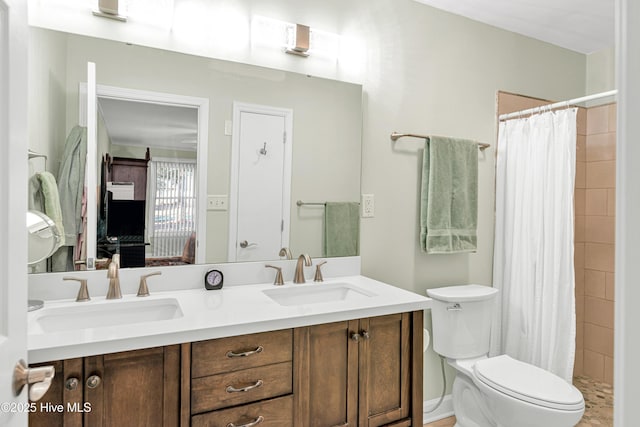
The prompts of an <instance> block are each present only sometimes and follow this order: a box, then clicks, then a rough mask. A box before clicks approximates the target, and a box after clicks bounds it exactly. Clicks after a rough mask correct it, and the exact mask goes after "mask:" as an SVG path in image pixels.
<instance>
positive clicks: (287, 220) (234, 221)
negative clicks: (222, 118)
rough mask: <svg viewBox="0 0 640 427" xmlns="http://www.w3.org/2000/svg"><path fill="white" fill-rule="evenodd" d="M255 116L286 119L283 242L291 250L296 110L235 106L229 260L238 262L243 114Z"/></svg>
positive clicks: (235, 104)
mask: <svg viewBox="0 0 640 427" xmlns="http://www.w3.org/2000/svg"><path fill="white" fill-rule="evenodd" d="M242 113H254V114H266V115H271V116H278V117H283V118H284V128H285V145H284V170H283V174H282V178H283V181H284V182H283V188H282V205H283V206H282V220H283V221H284V227H283V230H282V241H283V243H284V246H289V230H290V224H291V163H292V160H293V110H292V109H290V108H279V107H272V106H270V105H258V104H247V103H244V102H234V103H233V134H232V136H231V179H230V180H231V182H230V186H229V190H230V194H229V239H228V248H227V260H228V261H229V262H235V261H236V258H237V256H236V250H237V240H238V236H237V233H238V183H239V174H240V114H242Z"/></svg>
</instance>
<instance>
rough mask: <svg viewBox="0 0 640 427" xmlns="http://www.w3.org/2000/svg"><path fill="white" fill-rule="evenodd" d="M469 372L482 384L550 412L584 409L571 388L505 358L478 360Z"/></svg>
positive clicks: (551, 377) (560, 380) (542, 370)
mask: <svg viewBox="0 0 640 427" xmlns="http://www.w3.org/2000/svg"><path fill="white" fill-rule="evenodd" d="M473 370H474V373H475V374H476V377H477V378H478V379H479V380H480V381H482V382H483V383H484V384H486V385H487V386H489V387H491V388H493V389H495V390H498V391H500V392H502V393H505V394H507V395H509V396H511V397H514V398H516V399H520V400H524V401H526V402H529V403H532V404H535V405H539V406H544V407H547V408H553V409H561V410H579V409H582V408H584V399H583V397H582V394H581V393H580V391H578V389H577V388H575V387H574V386H573V385H571V384H569V383H567V382H566V381H565V380H563V379H562V378H560V377H559V376H557V375H554V374H552V373H551V372H548V371H545V370H544V369H541V368H538V367H537V366H533V365H530V364H528V363H524V362H520V361H519V360H515V359H512V358H511V357H509V356H507V355H502V356H497V357H491V358H489V359H483V360H480V361H478V362H477V363H476V364H475V365H474V366H473Z"/></svg>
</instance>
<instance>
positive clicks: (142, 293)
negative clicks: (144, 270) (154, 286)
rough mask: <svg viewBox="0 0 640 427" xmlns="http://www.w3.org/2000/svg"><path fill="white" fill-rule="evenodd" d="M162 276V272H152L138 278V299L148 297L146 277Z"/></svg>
mask: <svg viewBox="0 0 640 427" xmlns="http://www.w3.org/2000/svg"><path fill="white" fill-rule="evenodd" d="M161 274H162V271H154V272H153V273H149V274H144V275H142V276H140V285H139V286H138V294H137V295H136V296H138V297H148V296H149V287H148V286H147V277H151V276H159V275H161Z"/></svg>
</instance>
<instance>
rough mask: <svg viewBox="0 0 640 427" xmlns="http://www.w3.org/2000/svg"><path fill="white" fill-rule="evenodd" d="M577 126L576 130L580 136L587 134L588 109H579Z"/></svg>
mask: <svg viewBox="0 0 640 427" xmlns="http://www.w3.org/2000/svg"><path fill="white" fill-rule="evenodd" d="M576 125H577V129H576V130H577V134H578V135H586V134H587V109H586V108H583V107H578V114H577V117H576Z"/></svg>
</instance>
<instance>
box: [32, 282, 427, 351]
mask: <svg viewBox="0 0 640 427" xmlns="http://www.w3.org/2000/svg"><path fill="white" fill-rule="evenodd" d="M332 283H349V284H352V285H354V286H356V287H357V288H360V289H364V290H366V291H367V293H369V294H370V295H371V296H369V297H367V298H356V299H353V300H352V299H346V300H344V301H338V302H336V301H333V302H326V303H309V304H301V305H290V306H283V305H280V304H278V303H276V302H275V301H273V300H272V299H271V298H269V297H267V295H265V294H264V293H263V292H262V291H263V290H270V289H282V290H283V291H285V290H286V289H288V288H290V289H292V290H294V289H296V288H300V287H310V286H315V287H321V286H326V285H331V284H332ZM167 298H172V299H176V300H177V301H178V302H179V304H180V307H181V309H182V314H183V316H182V317H179V318H175V319H170V320H159V321H152V322H141V323H131V324H125V325H117V326H108V327H98V328H87V329H82V328H81V327H79V328H78V329H75V330H67V331H57V332H44V331H43V330H42V328H41V327H40V325H39V323H38V318H39V317H42V316H43V315H45V314H46V313H47V309H54V308H63V309H64V308H65V307H77V306H79V304H83V306H85V307H90V306H91V305H94V306H97V305H98V304H114V303H117V302H126V301H131V302H132V303H135V302H136V301H141V300H146V301H150V300H153V299H167ZM430 301H431V300H430V299H429V298H427V297H424V296H421V295H418V294H416V293H413V292H409V291H406V290H404V289H400V288H397V287H395V286H391V285H388V284H385V283H382V282H379V281H376V280H373V279H370V278H367V277H364V276H347V277H336V278H332V279H326V280H325V281H324V282H322V283H314V282H308V283H305V284H292V283H287V284H285V285H284V286H280V287H276V286H273V285H272V284H271V283H269V284H253V285H242V286H232V287H225V288H223V289H221V290H214V291H207V290H205V289H204V288H202V289H190V290H178V291H165V292H153V291H152V294H151V296H149V297H145V298H138V297H136V296H135V294H128V295H124V297H123V299H121V300H109V301H107V300H105V298H104V296H99V297H92V300H91V301H88V302H83V303H77V302H75V301H74V300H69V299H65V300H56V301H47V302H46V303H45V308H44V309H42V310H37V311H34V312H31V313H29V314H28V354H29V363H39V362H46V361H51V360H59V359H68V358H74V357H83V356H91V355H96V354H105V353H113V352H118V351H127V350H135V349H141V348H149V347H157V346H164V345H172V344H180V343H186V342H193V341H200V340H206V339H212V338H222V337H228V336H235V335H243V334H250V333H256V332H265V331H272V330H279V329H287V328H295V327H300V326H308V325H313V324H320V323H329V322H337V321H342V320H349V319H359V318H365V317H371V316H380V315H385V314H392V313H401V312H408V311H415V310H424V309H428V308H430ZM79 321H80V322H81V319H80V320H79Z"/></svg>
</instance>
